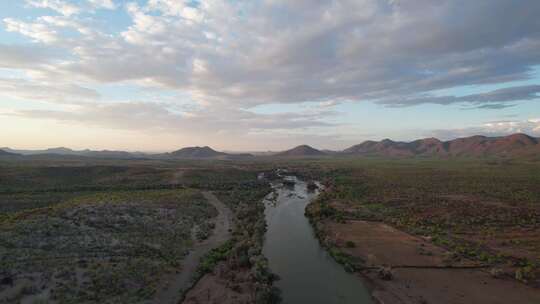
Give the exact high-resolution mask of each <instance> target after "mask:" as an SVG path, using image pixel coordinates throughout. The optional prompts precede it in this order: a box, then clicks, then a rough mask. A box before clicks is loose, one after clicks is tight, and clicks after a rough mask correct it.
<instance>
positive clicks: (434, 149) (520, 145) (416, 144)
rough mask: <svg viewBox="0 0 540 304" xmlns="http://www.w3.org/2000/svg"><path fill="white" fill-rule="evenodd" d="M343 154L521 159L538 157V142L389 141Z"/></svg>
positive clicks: (517, 138) (520, 137) (519, 137)
mask: <svg viewBox="0 0 540 304" xmlns="http://www.w3.org/2000/svg"><path fill="white" fill-rule="evenodd" d="M342 153H343V154H349V155H363V156H389V157H413V156H431V157H451V156H455V157H481V156H525V155H534V154H538V153H540V140H539V139H538V138H534V137H531V136H528V135H526V134H513V135H509V136H503V137H486V136H479V135H477V136H471V137H465V138H457V139H454V140H449V141H440V140H438V139H436V138H425V139H419V140H415V141H412V142H396V141H392V140H389V139H385V140H382V141H365V142H363V143H361V144H359V145H355V146H352V147H350V148H348V149H345V150H343V152H342Z"/></svg>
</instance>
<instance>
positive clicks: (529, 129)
mask: <svg viewBox="0 0 540 304" xmlns="http://www.w3.org/2000/svg"><path fill="white" fill-rule="evenodd" d="M514 133H525V134H528V135H531V136H536V137H540V118H531V119H527V120H501V121H490V122H486V123H483V124H481V125H478V126H472V127H468V128H462V129H446V130H435V131H433V132H429V133H427V134H426V136H433V137H437V138H440V139H454V138H458V137H466V136H471V135H485V136H504V135H509V134H514Z"/></svg>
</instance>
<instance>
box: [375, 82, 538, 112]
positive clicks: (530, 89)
mask: <svg viewBox="0 0 540 304" xmlns="http://www.w3.org/2000/svg"><path fill="white" fill-rule="evenodd" d="M538 93H540V85H529V86H515V87H510V88H504V89H498V90H494V91H491V92H487V93H480V94H470V95H465V96H460V97H456V96H424V97H406V98H396V99H393V98H390V99H382V100H379V101H378V103H380V104H384V105H390V106H395V107H404V106H413V105H418V104H425V103H433V104H440V105H448V104H453V103H470V104H473V105H476V107H477V108H485V109H502V108H506V107H509V106H511V105H508V104H506V103H508V102H514V101H521V100H535V99H540V95H538Z"/></svg>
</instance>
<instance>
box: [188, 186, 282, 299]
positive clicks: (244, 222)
mask: <svg viewBox="0 0 540 304" xmlns="http://www.w3.org/2000/svg"><path fill="white" fill-rule="evenodd" d="M270 190H271V189H270V187H269V186H268V184H267V183H266V182H257V183H250V184H246V185H241V186H238V187H236V188H234V189H232V190H230V191H219V192H216V195H217V197H218V198H219V199H220V200H221V201H222V202H224V203H225V204H226V205H227V206H229V208H230V209H231V210H233V212H234V215H235V223H234V230H233V232H232V237H231V240H230V241H229V242H227V243H226V244H225V245H223V246H221V247H219V248H217V249H215V250H212V251H211V252H210V253H209V254H207V255H206V256H205V257H203V258H202V260H201V262H200V265H199V268H198V270H197V271H198V274H199V275H200V279H199V280H198V281H197V283H196V284H195V285H194V286H193V288H191V289H190V290H189V291H188V292H187V294H186V296H185V298H184V301H183V303H187V304H197V303H224V304H228V303H230V304H232V303H257V304H259V303H261V304H264V303H268V304H271V303H277V302H278V301H279V293H278V291H277V290H276V289H275V288H274V287H273V282H274V280H275V279H276V277H275V276H274V275H273V274H272V272H270V269H269V267H268V262H267V260H266V258H265V257H264V256H263V254H262V244H263V238H264V233H265V231H266V223H265V219H264V205H263V202H262V200H263V198H264V197H265V196H266V195H267V194H268V193H269V192H270Z"/></svg>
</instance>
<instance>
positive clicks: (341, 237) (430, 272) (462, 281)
mask: <svg viewBox="0 0 540 304" xmlns="http://www.w3.org/2000/svg"><path fill="white" fill-rule="evenodd" d="M324 227H325V228H324V229H325V232H326V235H327V237H328V238H329V241H331V242H333V243H335V244H336V246H338V247H340V249H341V250H342V251H344V252H345V253H347V254H350V255H352V256H354V257H357V258H360V259H362V260H363V261H365V266H367V267H372V266H375V267H376V266H383V265H384V266H388V267H390V268H391V269H392V270H391V272H392V279H391V280H382V279H381V278H380V274H379V273H378V272H377V271H375V270H371V271H363V272H362V273H363V274H364V275H365V276H366V277H367V278H369V280H370V281H371V282H372V283H373V285H374V292H373V294H374V297H375V298H377V299H378V300H380V301H381V302H382V303H442V304H444V303H454V304H455V303H464V304H465V303H478V304H483V303H486V304H488V303H489V304H497V303H501V304H503V303H504V304H506V303H540V292H538V290H537V289H535V288H532V287H529V286H526V285H524V284H521V283H519V282H517V281H515V280H509V279H498V278H494V277H493V276H492V275H491V274H490V273H489V270H490V269H489V268H488V269H485V270H480V269H467V268H461V267H463V266H475V265H478V264H477V263H474V262H472V261H468V260H463V259H462V260H460V261H458V262H455V261H452V260H451V257H452V253H450V252H449V251H447V250H445V249H443V248H441V247H438V246H435V245H433V244H432V243H430V242H429V241H427V240H425V239H422V238H419V237H415V236H412V235H409V234H407V233H404V232H402V231H399V230H396V229H394V228H392V227H390V226H388V225H386V224H383V223H377V222H366V221H348V222H347V223H335V222H326V223H325V224H324ZM348 242H349V243H348ZM350 242H352V243H350ZM347 244H354V247H353V246H351V245H349V246H347ZM348 247H353V248H348ZM403 266H405V267H406V266H414V267H416V266H418V267H419V268H402V267H403ZM423 266H425V268H423ZM437 267H440V268H437ZM445 267H457V268H455V269H452V268H450V269H446V268H445Z"/></svg>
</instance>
